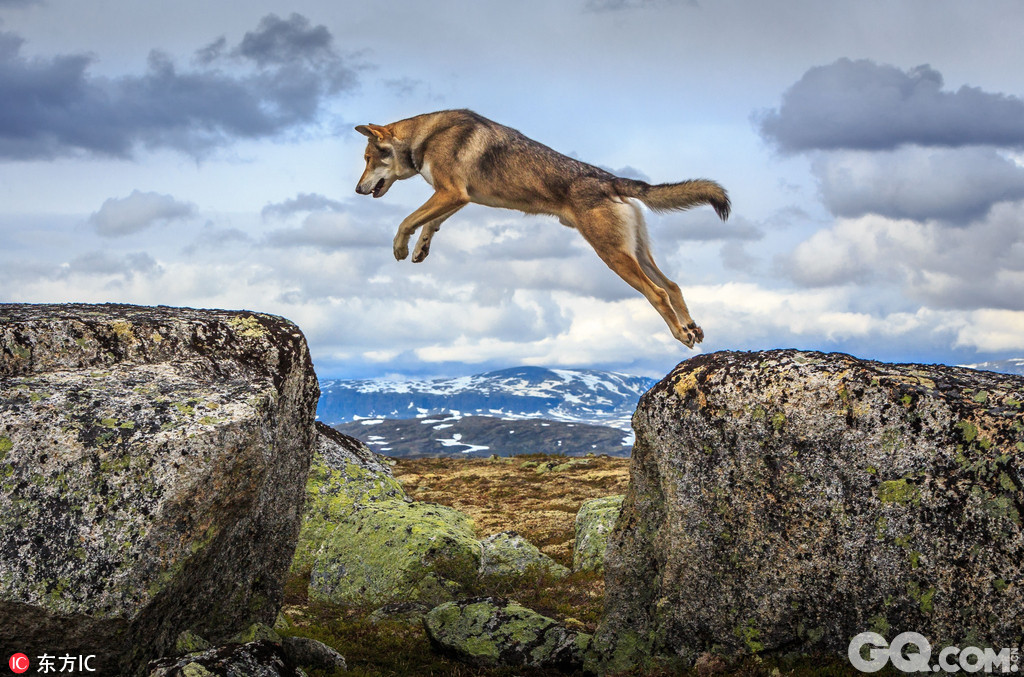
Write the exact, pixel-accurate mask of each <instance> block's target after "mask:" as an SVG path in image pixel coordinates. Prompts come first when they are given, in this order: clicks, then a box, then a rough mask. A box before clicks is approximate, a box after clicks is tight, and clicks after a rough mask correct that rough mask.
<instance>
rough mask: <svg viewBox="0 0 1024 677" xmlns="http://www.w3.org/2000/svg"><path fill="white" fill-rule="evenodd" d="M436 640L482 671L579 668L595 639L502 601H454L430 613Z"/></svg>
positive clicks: (428, 621)
mask: <svg viewBox="0 0 1024 677" xmlns="http://www.w3.org/2000/svg"><path fill="white" fill-rule="evenodd" d="M424 625H425V627H426V630H427V635H428V636H429V637H430V641H431V642H433V643H434V644H436V645H437V646H438V647H440V648H441V649H442V650H443V651H446V652H448V653H451V654H453V655H455V656H456V657H457V658H459V659H460V660H462V661H465V662H467V663H470V664H472V665H478V666H482V667H494V666H502V665H505V666H526V667H559V668H563V669H575V668H578V667H580V666H581V665H582V664H583V654H584V652H585V651H586V649H587V647H588V646H589V644H590V639H591V636H590V635H588V634H584V633H580V632H575V631H573V630H569V629H567V628H566V627H565V626H563V625H561V624H559V623H558V622H557V621H555V620H554V619H551V618H548V617H546V616H542V615H541V614H539V613H537V612H536V611H533V610H531V609H527V608H526V607H524V606H521V605H520V604H519V603H517V602H515V601H512V600H506V599H501V598H498V597H477V598H474V599H467V600H463V601H459V602H448V603H447V604H442V605H441V606H439V607H436V608H434V609H432V610H431V611H430V613H428V614H427V616H426V618H425V619H424Z"/></svg>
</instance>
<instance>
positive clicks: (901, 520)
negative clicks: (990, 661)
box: [591, 351, 1024, 672]
mask: <svg viewBox="0 0 1024 677" xmlns="http://www.w3.org/2000/svg"><path fill="white" fill-rule="evenodd" d="M1022 401H1024V379H1021V378H1020V377H1018V376H1007V375H1001V374H995V373H990V372H977V371H971V370H968V369H959V368H951V367H942V366H924V365H892V364H881V363H877V362H866V361H861V360H858V359H855V358H853V357H850V356H847V355H838V354H831V355H825V354H821V353H802V352H796V351H770V352H762V353H735V352H723V353H715V354H710V355H704V356H698V357H695V358H692V359H690V360H687V361H686V362H684V363H682V364H681V365H680V366H678V367H677V368H676V369H675V370H674V371H673V372H672V373H671V374H670V375H669V376H668V377H666V378H665V379H664V380H662V381H661V382H660V383H659V384H658V385H656V386H655V387H654V388H653V389H652V390H651V391H649V392H648V393H647V394H646V395H644V397H643V399H642V400H641V402H640V405H639V408H638V410H637V412H636V415H635V416H634V419H633V425H634V428H635V430H636V437H637V440H636V446H635V447H634V451H633V461H632V467H631V477H630V485H629V489H628V492H627V494H626V500H625V503H624V505H623V511H622V515H621V517H620V518H619V520H618V523H617V525H616V528H615V531H614V532H613V533H612V537H611V539H610V543H609V547H608V551H607V553H606V556H605V570H606V583H607V598H606V611H605V617H604V619H603V621H602V625H601V627H600V628H599V631H598V633H597V636H596V637H595V641H594V643H593V646H594V650H595V651H594V654H593V656H592V660H591V663H592V665H591V667H595V668H597V669H599V670H602V671H606V672H614V671H616V670H619V669H623V668H626V667H630V666H633V665H636V664H645V663H651V662H662V663H665V662H667V663H669V664H673V663H676V664H681V665H690V664H692V663H693V661H694V660H695V659H696V658H697V657H698V656H699V655H701V654H702V653H704V652H711V653H712V654H714V653H718V654H725V655H727V656H728V655H732V656H736V655H744V654H759V653H766V652H776V653H816V652H820V653H823V654H826V655H828V654H831V655H837V656H838V655H845V653H846V651H847V649H848V647H849V644H850V641H851V638H853V637H854V636H855V635H857V634H859V633H862V632H866V631H874V632H877V633H879V634H882V635H883V636H884V637H885V638H886V639H888V640H892V639H893V635H894V634H896V633H899V632H902V631H906V630H913V631H915V632H918V633H920V634H922V635H924V636H925V637H926V638H927V639H928V640H929V642H930V643H931V646H933V647H941V646H952V645H956V646H961V647H963V646H976V647H994V648H995V649H996V650H998V649H999V647H1018V646H1021V645H1022V644H1024V622H1022V621H1024V615H1022V609H1024V585H1022V581H1024V531H1022V528H1021V511H1022V510H1024V491H1022V487H1024V404H1022ZM937 651H938V649H937V648H936V652H937ZM841 660H845V659H841ZM936 669H937V668H936Z"/></svg>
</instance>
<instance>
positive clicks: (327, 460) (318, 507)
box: [291, 421, 408, 573]
mask: <svg viewBox="0 0 1024 677" xmlns="http://www.w3.org/2000/svg"><path fill="white" fill-rule="evenodd" d="M316 431H317V438H316V449H315V451H314V453H313V461H312V464H311V465H310V468H309V480H308V481H307V484H306V507H305V514H304V515H303V519H302V529H301V531H300V532H299V542H298V545H297V546H296V548H295V558H294V559H293V560H292V566H291V570H292V573H303V572H308V571H310V570H311V569H312V568H313V561H314V558H315V555H316V553H317V552H318V551H319V550H320V549H321V547H322V546H323V543H324V541H325V539H326V538H327V536H328V534H330V532H332V531H333V530H334V529H335V528H336V527H337V523H338V520H339V518H340V517H341V516H344V515H349V514H351V513H352V512H354V511H356V510H358V509H359V508H360V507H361V506H363V505H365V504H371V503H377V502H381V501H388V500H391V499H398V500H408V499H407V497H406V493H405V489H403V488H402V485H401V484H400V483H399V481H398V480H396V479H395V478H394V476H393V475H392V473H391V467H390V466H388V465H387V463H386V462H385V460H384V459H383V458H382V457H380V456H379V455H378V454H375V453H374V452H372V451H370V449H368V448H367V447H366V445H364V444H363V443H362V442H360V441H359V440H357V439H355V438H354V437H349V436H348V435H344V434H342V433H340V432H338V431H337V430H335V429H334V428H331V427H330V426H326V425H324V424H323V423H320V422H319V421H317V423H316Z"/></svg>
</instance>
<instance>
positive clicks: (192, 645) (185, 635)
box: [173, 630, 213, 656]
mask: <svg viewBox="0 0 1024 677" xmlns="http://www.w3.org/2000/svg"><path fill="white" fill-rule="evenodd" d="M212 648H213V645H212V644H210V643H209V642H207V641H206V640H205V639H203V638H202V637H200V636H199V635H197V634H196V633H194V632H192V631H191V630H186V631H184V632H182V633H181V634H179V635H178V638H177V639H176V640H175V641H174V651H173V655H175V656H179V655H181V654H186V653H195V652H197V651H205V650H207V649H212Z"/></svg>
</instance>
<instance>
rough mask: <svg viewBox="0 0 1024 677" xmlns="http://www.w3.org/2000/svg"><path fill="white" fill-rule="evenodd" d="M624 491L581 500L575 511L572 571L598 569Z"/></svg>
mask: <svg viewBox="0 0 1024 677" xmlns="http://www.w3.org/2000/svg"><path fill="white" fill-rule="evenodd" d="M624 498H625V496H623V495H621V494H620V495H616V496H605V497H603V498H593V499H590V500H589V501H584V502H583V505H581V506H580V510H579V512H578V513H576V540H575V545H574V547H573V554H572V569H573V571H601V570H602V569H603V567H604V553H605V549H606V548H607V545H608V535H609V534H610V533H611V531H612V528H613V527H614V526H615V520H617V519H618V517H619V512H620V511H621V510H622V501H623V499H624Z"/></svg>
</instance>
